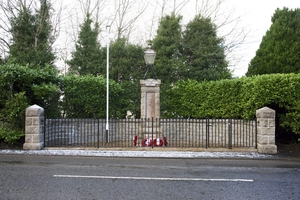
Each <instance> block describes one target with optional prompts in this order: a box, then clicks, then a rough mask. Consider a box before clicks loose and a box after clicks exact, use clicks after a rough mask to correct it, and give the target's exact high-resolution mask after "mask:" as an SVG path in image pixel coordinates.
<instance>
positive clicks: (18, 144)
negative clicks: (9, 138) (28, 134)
mask: <svg viewBox="0 0 300 200" xmlns="http://www.w3.org/2000/svg"><path fill="white" fill-rule="evenodd" d="M23 144H24V139H22V140H19V141H17V142H16V143H15V144H7V143H5V142H4V141H3V140H1V139H0V149H23Z"/></svg>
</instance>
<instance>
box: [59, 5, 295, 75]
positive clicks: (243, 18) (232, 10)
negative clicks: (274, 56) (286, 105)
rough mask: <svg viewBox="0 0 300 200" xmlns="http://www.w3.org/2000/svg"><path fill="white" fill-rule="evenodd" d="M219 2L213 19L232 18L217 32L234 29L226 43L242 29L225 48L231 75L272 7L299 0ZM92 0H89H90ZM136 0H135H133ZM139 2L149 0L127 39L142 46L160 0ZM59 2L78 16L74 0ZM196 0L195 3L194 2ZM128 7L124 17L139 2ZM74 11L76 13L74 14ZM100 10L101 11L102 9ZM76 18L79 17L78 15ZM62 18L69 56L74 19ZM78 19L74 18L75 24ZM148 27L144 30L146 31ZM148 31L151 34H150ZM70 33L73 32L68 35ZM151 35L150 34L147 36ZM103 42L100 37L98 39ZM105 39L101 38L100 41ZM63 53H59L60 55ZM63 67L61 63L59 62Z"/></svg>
mask: <svg viewBox="0 0 300 200" xmlns="http://www.w3.org/2000/svg"><path fill="white" fill-rule="evenodd" d="M180 1H182V0H176V1H175V0H174V1H172V0H169V2H170V4H169V10H168V8H167V7H166V9H165V13H164V14H169V13H170V12H169V11H170V9H172V8H171V7H172V4H173V2H176V3H180ZM207 1H208V2H210V4H211V5H212V6H213V5H214V3H212V2H217V1H220V0H207ZM221 1H222V4H221V6H220V10H219V12H218V13H219V18H218V19H216V23H222V22H223V21H222V20H223V19H224V18H226V17H228V16H229V20H227V21H230V20H232V22H231V23H228V24H227V25H225V26H223V27H221V28H220V29H219V31H220V32H219V35H220V36H224V35H228V33H231V31H232V30H233V29H234V33H231V34H230V35H228V36H226V42H227V43H230V41H240V40H241V38H242V36H241V35H240V36H238V37H236V35H238V34H239V33H242V35H243V36H245V39H244V40H243V42H242V43H241V44H239V45H238V46H237V48H233V50H232V51H230V52H228V55H227V59H228V61H229V68H230V69H231V70H232V71H233V76H235V77H242V76H244V75H245V73H246V72H247V69H248V64H249V62H250V61H251V59H252V58H253V57H254V56H255V52H256V50H257V49H258V48H259V45H260V43H261V39H262V37H263V36H264V35H265V34H266V31H267V30H268V29H269V28H270V26H271V17H272V16H273V14H274V12H275V10H276V9H277V8H280V9H282V8H283V7H288V8H291V9H294V8H300V0H221ZM92 2H93V0H92ZM104 2H106V3H107V4H108V5H109V6H110V8H107V6H106V9H105V10H106V12H108V13H109V14H110V15H111V16H113V15H114V14H113V13H114V5H113V3H112V2H113V1H104ZM137 2H139V0H137ZM143 2H146V3H147V2H149V4H148V7H147V10H146V11H145V13H144V14H143V15H142V16H141V17H140V18H139V20H138V21H137V22H136V25H135V26H134V28H133V31H132V34H131V36H130V37H131V41H130V42H133V43H135V42H136V43H139V44H140V45H142V46H145V47H146V46H147V44H146V41H147V40H148V39H153V37H155V33H156V29H157V27H158V20H157V21H156V23H154V26H153V28H152V31H149V26H150V25H151V23H153V20H152V18H154V17H153V16H154V15H157V16H159V15H160V14H161V9H155V5H157V2H158V3H161V2H162V1H161V0H157V1H156V3H155V1H153V0H149V1H148V0H144V1H143ZM195 2H197V0H190V1H189V3H188V4H187V5H186V6H185V7H184V8H183V9H182V10H180V14H181V15H182V16H183V20H182V24H183V26H184V25H185V24H187V23H188V22H189V21H190V20H192V19H193V17H194V16H195V14H196V12H197V10H199V9H196V8H195ZM198 2H201V0H198ZM63 5H64V6H65V7H67V8H68V12H69V13H72V12H73V14H70V15H72V16H75V18H76V19H77V20H78V13H79V12H80V8H79V7H80V6H78V5H76V3H75V1H74V0H64V1H63ZM199 5H200V3H199V4H198V6H199ZM109 6H108V7H109ZM131 7H132V9H131V10H130V12H129V15H128V17H132V16H134V15H135V14H136V13H135V12H137V10H139V9H142V7H143V5H142V4H139V5H137V4H134V5H132V6H131ZM75 13H76V14H75ZM102 14H103V11H102ZM79 18H80V17H79ZM66 19H67V20H64V22H63V23H62V24H61V25H62V26H63V27H64V28H63V29H62V31H61V34H62V35H64V34H65V36H64V37H60V38H59V40H58V41H59V44H60V45H62V44H63V45H65V49H66V50H67V53H65V55H64V56H65V57H68V58H70V51H73V50H74V47H75V45H74V33H75V32H76V31H74V30H73V29H72V28H71V27H73V28H74V27H76V23H75V25H74V21H76V19H73V20H72V21H70V19H69V18H66ZM78 23H79V24H80V23H82V22H77V27H78ZM106 25H107V22H103V24H102V27H100V28H101V29H102V30H104V32H102V33H101V34H102V36H100V37H102V38H104V37H105V34H106V33H105V29H106ZM147 31H148V33H147ZM111 32H112V34H113V33H114V32H115V31H114V30H113V29H112V30H111ZM150 32H151V34H150ZM70 34H73V36H70ZM151 37H152V38H151ZM102 42H103V41H102ZM104 43H105V42H104ZM64 56H63V57H64ZM62 65H63V67H61V68H64V67H65V64H62Z"/></svg>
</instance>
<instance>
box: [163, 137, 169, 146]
mask: <svg viewBox="0 0 300 200" xmlns="http://www.w3.org/2000/svg"><path fill="white" fill-rule="evenodd" d="M164 145H165V146H167V145H168V142H167V137H166V136H165V137H164Z"/></svg>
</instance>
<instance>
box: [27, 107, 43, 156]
mask: <svg viewBox="0 0 300 200" xmlns="http://www.w3.org/2000/svg"><path fill="white" fill-rule="evenodd" d="M25 117H26V119H25V143H24V144H23V149H27V150H40V149H42V148H43V147H44V109H43V108H42V107H40V106H38V105H33V106H30V107H28V108H27V109H26V116H25Z"/></svg>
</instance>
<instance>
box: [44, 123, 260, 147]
mask: <svg viewBox="0 0 300 200" xmlns="http://www.w3.org/2000/svg"><path fill="white" fill-rule="evenodd" d="M44 121H45V126H44V128H45V130H44V132H45V137H44V140H45V141H44V144H45V147H96V148H102V147H146V146H149V147H150V146H151V147H173V148H229V149H230V148H235V147H246V148H256V143H257V124H256V120H251V121H245V120H242V119H110V120H109V134H108V137H109V138H108V139H109V140H107V138H106V137H107V136H106V127H105V123H106V120H105V119H65V118H62V119H47V118H46V119H45V120H44ZM106 141H109V143H107V142H106Z"/></svg>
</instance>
